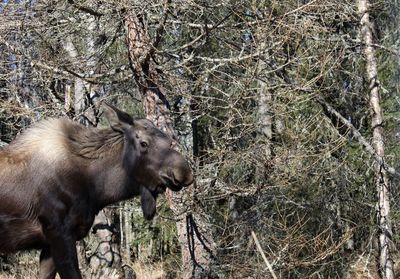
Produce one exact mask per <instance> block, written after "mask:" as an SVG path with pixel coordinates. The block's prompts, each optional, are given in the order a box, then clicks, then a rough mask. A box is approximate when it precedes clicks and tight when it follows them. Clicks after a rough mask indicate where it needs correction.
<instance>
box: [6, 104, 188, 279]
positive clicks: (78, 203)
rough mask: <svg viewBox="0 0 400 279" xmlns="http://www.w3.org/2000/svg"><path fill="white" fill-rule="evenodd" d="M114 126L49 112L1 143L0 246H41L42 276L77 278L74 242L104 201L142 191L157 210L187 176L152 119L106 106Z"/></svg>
mask: <svg viewBox="0 0 400 279" xmlns="http://www.w3.org/2000/svg"><path fill="white" fill-rule="evenodd" d="M106 115H107V117H108V119H109V121H110V124H111V128H107V129H96V128H86V127H84V126H81V125H79V124H77V123H75V122H72V121H70V120H66V119H50V120H45V121H42V122H39V123H38V124H36V125H34V126H33V127H31V128H30V129H27V130H26V131H25V132H24V133H23V134H22V135H21V136H19V137H18V139H16V140H15V141H14V142H13V143H11V144H10V145H9V146H7V147H6V148H4V149H0V252H4V253H10V252H14V251H17V250H23V249H32V248H36V249H41V250H42V253H41V268H40V278H41V279H44V278H49V279H50V278H51V279H53V278H54V276H55V274H56V273H57V272H58V273H59V274H60V277H61V278H62V279H66V278H68V279H70V278H72V279H74V278H81V275H80V272H79V269H78V261H77V257H76V250H75V241H76V240H79V239H81V238H83V237H84V236H86V234H87V233H88V231H89V229H90V227H91V225H92V223H93V219H94V216H95V214H97V212H98V211H99V210H100V209H102V208H103V207H104V206H106V205H108V204H110V203H113V202H117V201H120V200H124V199H128V198H131V197H133V196H135V195H140V196H141V202H142V210H143V214H144V216H145V217H146V218H147V219H151V218H153V216H154V214H155V208H156V206H155V204H156V197H157V195H158V194H159V193H160V192H163V191H164V190H165V187H170V188H171V189H172V190H176V191H177V190H180V189H181V188H182V187H184V186H187V185H189V184H191V183H192V180H193V175H192V172H191V169H190V167H189V165H188V163H187V162H186V160H185V159H184V158H183V157H182V156H181V155H180V154H179V153H178V152H176V151H175V150H173V149H172V141H171V139H170V138H168V137H167V136H166V135H165V134H163V133H162V132H161V131H160V130H158V129H156V128H155V126H154V125H153V124H151V123H150V122H149V121H148V120H144V119H133V118H132V117H131V116H129V115H128V114H126V113H124V112H122V111H120V110H118V109H116V108H114V107H112V106H109V105H107V106H106Z"/></svg>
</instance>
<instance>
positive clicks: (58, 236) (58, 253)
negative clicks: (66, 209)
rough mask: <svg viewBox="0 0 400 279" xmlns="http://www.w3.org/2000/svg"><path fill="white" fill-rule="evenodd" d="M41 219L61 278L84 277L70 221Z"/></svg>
mask: <svg viewBox="0 0 400 279" xmlns="http://www.w3.org/2000/svg"><path fill="white" fill-rule="evenodd" d="M41 221H42V225H43V232H44V235H45V237H46V241H47V243H48V245H49V251H50V254H51V257H52V259H53V261H54V265H55V267H56V270H57V272H58V274H59V275H60V277H61V279H82V276H81V273H80V271H79V264H78V257H77V253H76V246H75V244H76V243H75V239H74V237H73V236H72V234H71V229H70V226H68V222H66V221H65V220H63V222H56V221H55V220H54V219H53V220H51V221H49V220H48V219H47V220H43V219H42V220H41ZM41 279H42V278H41Z"/></svg>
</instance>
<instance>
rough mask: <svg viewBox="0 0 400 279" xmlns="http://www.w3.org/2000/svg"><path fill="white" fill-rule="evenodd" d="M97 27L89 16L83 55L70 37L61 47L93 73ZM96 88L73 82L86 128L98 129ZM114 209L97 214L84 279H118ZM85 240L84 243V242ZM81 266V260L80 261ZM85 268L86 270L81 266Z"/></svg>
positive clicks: (76, 104) (68, 92)
mask: <svg viewBox="0 0 400 279" xmlns="http://www.w3.org/2000/svg"><path fill="white" fill-rule="evenodd" d="M96 28H97V23H96V19H95V18H94V17H90V18H89V19H88V30H89V31H90V32H91V33H90V34H89V35H88V37H87V38H86V45H87V48H86V49H87V51H86V52H85V53H84V55H80V54H79V53H78V51H77V49H76V47H75V45H74V43H73V41H72V38H71V37H67V38H66V44H65V46H64V48H65V50H66V51H67V53H68V54H69V56H70V58H71V61H72V62H73V63H74V64H76V65H77V64H79V63H82V61H80V59H79V58H85V59H84V61H86V71H87V72H90V73H93V72H95V70H96V66H97V63H98V58H97V56H96V48H95V43H94V41H95V37H94V34H95V29H96ZM97 91H98V88H97V87H96V86H93V85H91V84H90V83H88V82H87V81H85V80H83V79H81V78H79V77H75V78H74V80H73V96H74V110H75V118H76V119H77V120H78V121H79V122H80V123H82V124H83V125H86V126H89V125H91V126H97V124H98V118H97V116H96V111H95V107H94V103H95V102H96V101H97V100H96V97H97V95H98V93H97ZM70 99H71V85H69V84H67V85H66V99H65V107H66V108H69V106H70V105H71V104H70V102H71V101H70ZM114 211H115V210H114V209H107V208H106V209H103V210H101V211H100V212H99V214H98V215H96V217H95V220H94V223H93V228H98V229H94V230H93V231H94V233H93V235H91V237H93V238H94V239H95V242H96V245H94V248H93V250H92V251H90V253H91V255H90V256H89V258H88V259H87V260H86V261H85V262H86V263H87V264H88V266H89V269H88V271H87V272H86V277H87V278H96V279H97V278H110V279H112V278H118V276H119V273H118V272H119V269H120V267H121V257H120V247H119V243H118V241H117V238H118V237H117V235H118V232H117V230H116V229H112V228H115V226H114V225H113V222H114V221H115V220H113V216H114V213H115V212H114ZM83 241H85V240H83ZM78 251H80V256H81V257H82V258H86V253H87V251H86V247H85V245H82V243H78ZM80 262H81V263H82V262H83V261H80ZM84 269H86V268H85V267H84Z"/></svg>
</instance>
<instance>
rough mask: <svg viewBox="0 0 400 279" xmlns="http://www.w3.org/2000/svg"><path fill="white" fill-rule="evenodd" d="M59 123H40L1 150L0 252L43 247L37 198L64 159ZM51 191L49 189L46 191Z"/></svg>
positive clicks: (60, 123)
mask: <svg viewBox="0 0 400 279" xmlns="http://www.w3.org/2000/svg"><path fill="white" fill-rule="evenodd" d="M62 123H63V121H61V120H56V119H52V120H47V121H42V122H40V123H38V124H36V125H34V126H33V127H32V128H29V129H27V130H25V131H24V133H23V134H22V135H20V136H19V137H18V138H17V139H16V140H15V141H14V142H12V143H11V144H10V145H8V146H6V147H3V148H1V149H0V252H6V253H8V252H13V251H16V250H21V249H30V248H37V247H39V246H41V245H42V244H43V241H44V237H43V233H42V228H41V225H40V223H39V221H38V220H37V218H38V214H39V210H40V208H39V207H40V205H39V204H40V196H41V195H42V193H44V192H46V191H47V190H46V187H49V186H50V185H52V183H51V180H53V179H54V178H52V176H54V168H55V166H56V165H58V164H61V163H62V160H63V159H65V158H64V157H65V154H66V151H65V148H64V138H65V135H64V134H63V133H62V131H60V125H62ZM48 190H50V189H48Z"/></svg>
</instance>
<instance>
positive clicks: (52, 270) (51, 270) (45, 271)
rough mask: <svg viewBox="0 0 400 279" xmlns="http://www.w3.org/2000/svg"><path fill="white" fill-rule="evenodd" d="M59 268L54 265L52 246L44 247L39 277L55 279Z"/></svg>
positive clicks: (41, 278)
mask: <svg viewBox="0 0 400 279" xmlns="http://www.w3.org/2000/svg"><path fill="white" fill-rule="evenodd" d="M56 274H57V270H56V266H55V265H54V261H53V258H52V257H51V253H50V248H49V247H45V248H43V250H42V252H41V253H40V268H39V278H40V279H54V278H55V277H56Z"/></svg>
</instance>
